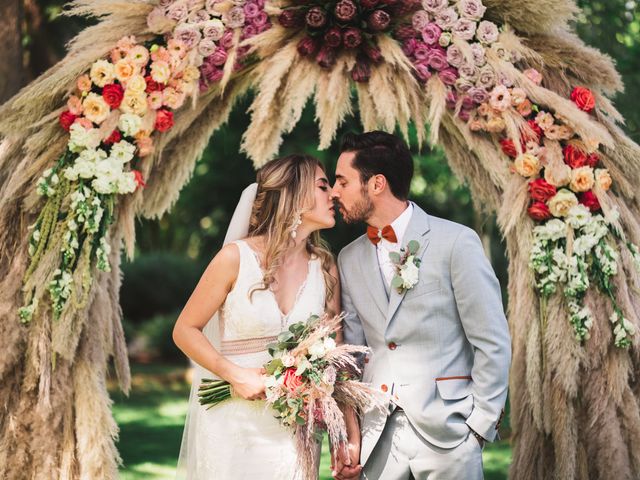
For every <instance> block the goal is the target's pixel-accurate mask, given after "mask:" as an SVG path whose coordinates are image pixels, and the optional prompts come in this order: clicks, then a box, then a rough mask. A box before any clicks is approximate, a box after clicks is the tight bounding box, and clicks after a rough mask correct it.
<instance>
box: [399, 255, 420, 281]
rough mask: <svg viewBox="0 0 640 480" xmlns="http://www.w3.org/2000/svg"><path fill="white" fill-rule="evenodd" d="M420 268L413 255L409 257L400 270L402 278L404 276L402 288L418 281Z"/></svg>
mask: <svg viewBox="0 0 640 480" xmlns="http://www.w3.org/2000/svg"><path fill="white" fill-rule="evenodd" d="M419 272H420V270H419V269H418V267H416V265H415V264H414V263H413V255H410V256H409V257H408V258H407V263H406V264H404V265H403V266H402V269H401V270H400V278H402V288H405V289H408V288H411V287H413V286H414V285H415V284H416V283H418V273H419Z"/></svg>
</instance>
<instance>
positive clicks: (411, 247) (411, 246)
mask: <svg viewBox="0 0 640 480" xmlns="http://www.w3.org/2000/svg"><path fill="white" fill-rule="evenodd" d="M419 248H420V244H419V243H418V242H416V241H415V240H411V241H410V242H409V243H408V244H407V249H409V253H410V254H411V255H415V254H416V253H417V252H418V249H419Z"/></svg>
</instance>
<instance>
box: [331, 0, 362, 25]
mask: <svg viewBox="0 0 640 480" xmlns="http://www.w3.org/2000/svg"><path fill="white" fill-rule="evenodd" d="M334 13H335V15H336V18H337V19H338V20H340V21H343V22H350V21H351V20H353V19H354V18H355V16H356V14H357V13H358V9H357V7H356V5H355V3H353V2H352V1H351V0H340V1H339V2H338V3H337V4H336V8H335V10H334Z"/></svg>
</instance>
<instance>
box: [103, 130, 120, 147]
mask: <svg viewBox="0 0 640 480" xmlns="http://www.w3.org/2000/svg"><path fill="white" fill-rule="evenodd" d="M120 140H122V134H121V133H120V130H118V129H115V130H114V131H113V132H111V135H109V136H108V137H107V138H105V139H104V140H103V141H102V143H104V144H105V145H113V144H114V143H118V142H119V141H120Z"/></svg>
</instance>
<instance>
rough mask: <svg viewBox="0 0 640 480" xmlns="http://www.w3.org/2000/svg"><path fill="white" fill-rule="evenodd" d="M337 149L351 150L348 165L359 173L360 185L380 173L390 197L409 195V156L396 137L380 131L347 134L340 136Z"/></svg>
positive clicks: (405, 197) (341, 150)
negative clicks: (351, 157) (387, 187)
mask: <svg viewBox="0 0 640 480" xmlns="http://www.w3.org/2000/svg"><path fill="white" fill-rule="evenodd" d="M340 152H341V153H344V152H355V156H354V157H353V161H352V166H353V168H355V169H356V170H358V171H359V172H360V181H361V182H362V184H365V183H366V182H367V181H368V180H369V179H370V178H371V177H373V176H374V175H384V177H385V178H386V179H387V183H388V184H389V188H390V189H391V193H392V194H393V196H394V197H396V198H398V199H399V200H406V199H407V198H408V197H409V186H410V185H411V178H412V177H413V158H412V157H411V152H410V151H409V148H408V147H407V144H406V143H404V141H403V140H402V139H401V138H400V137H397V136H396V135H392V134H390V133H386V132H380V131H374V132H366V133H360V134H356V133H347V134H345V135H344V137H342V144H341V146H340Z"/></svg>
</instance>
